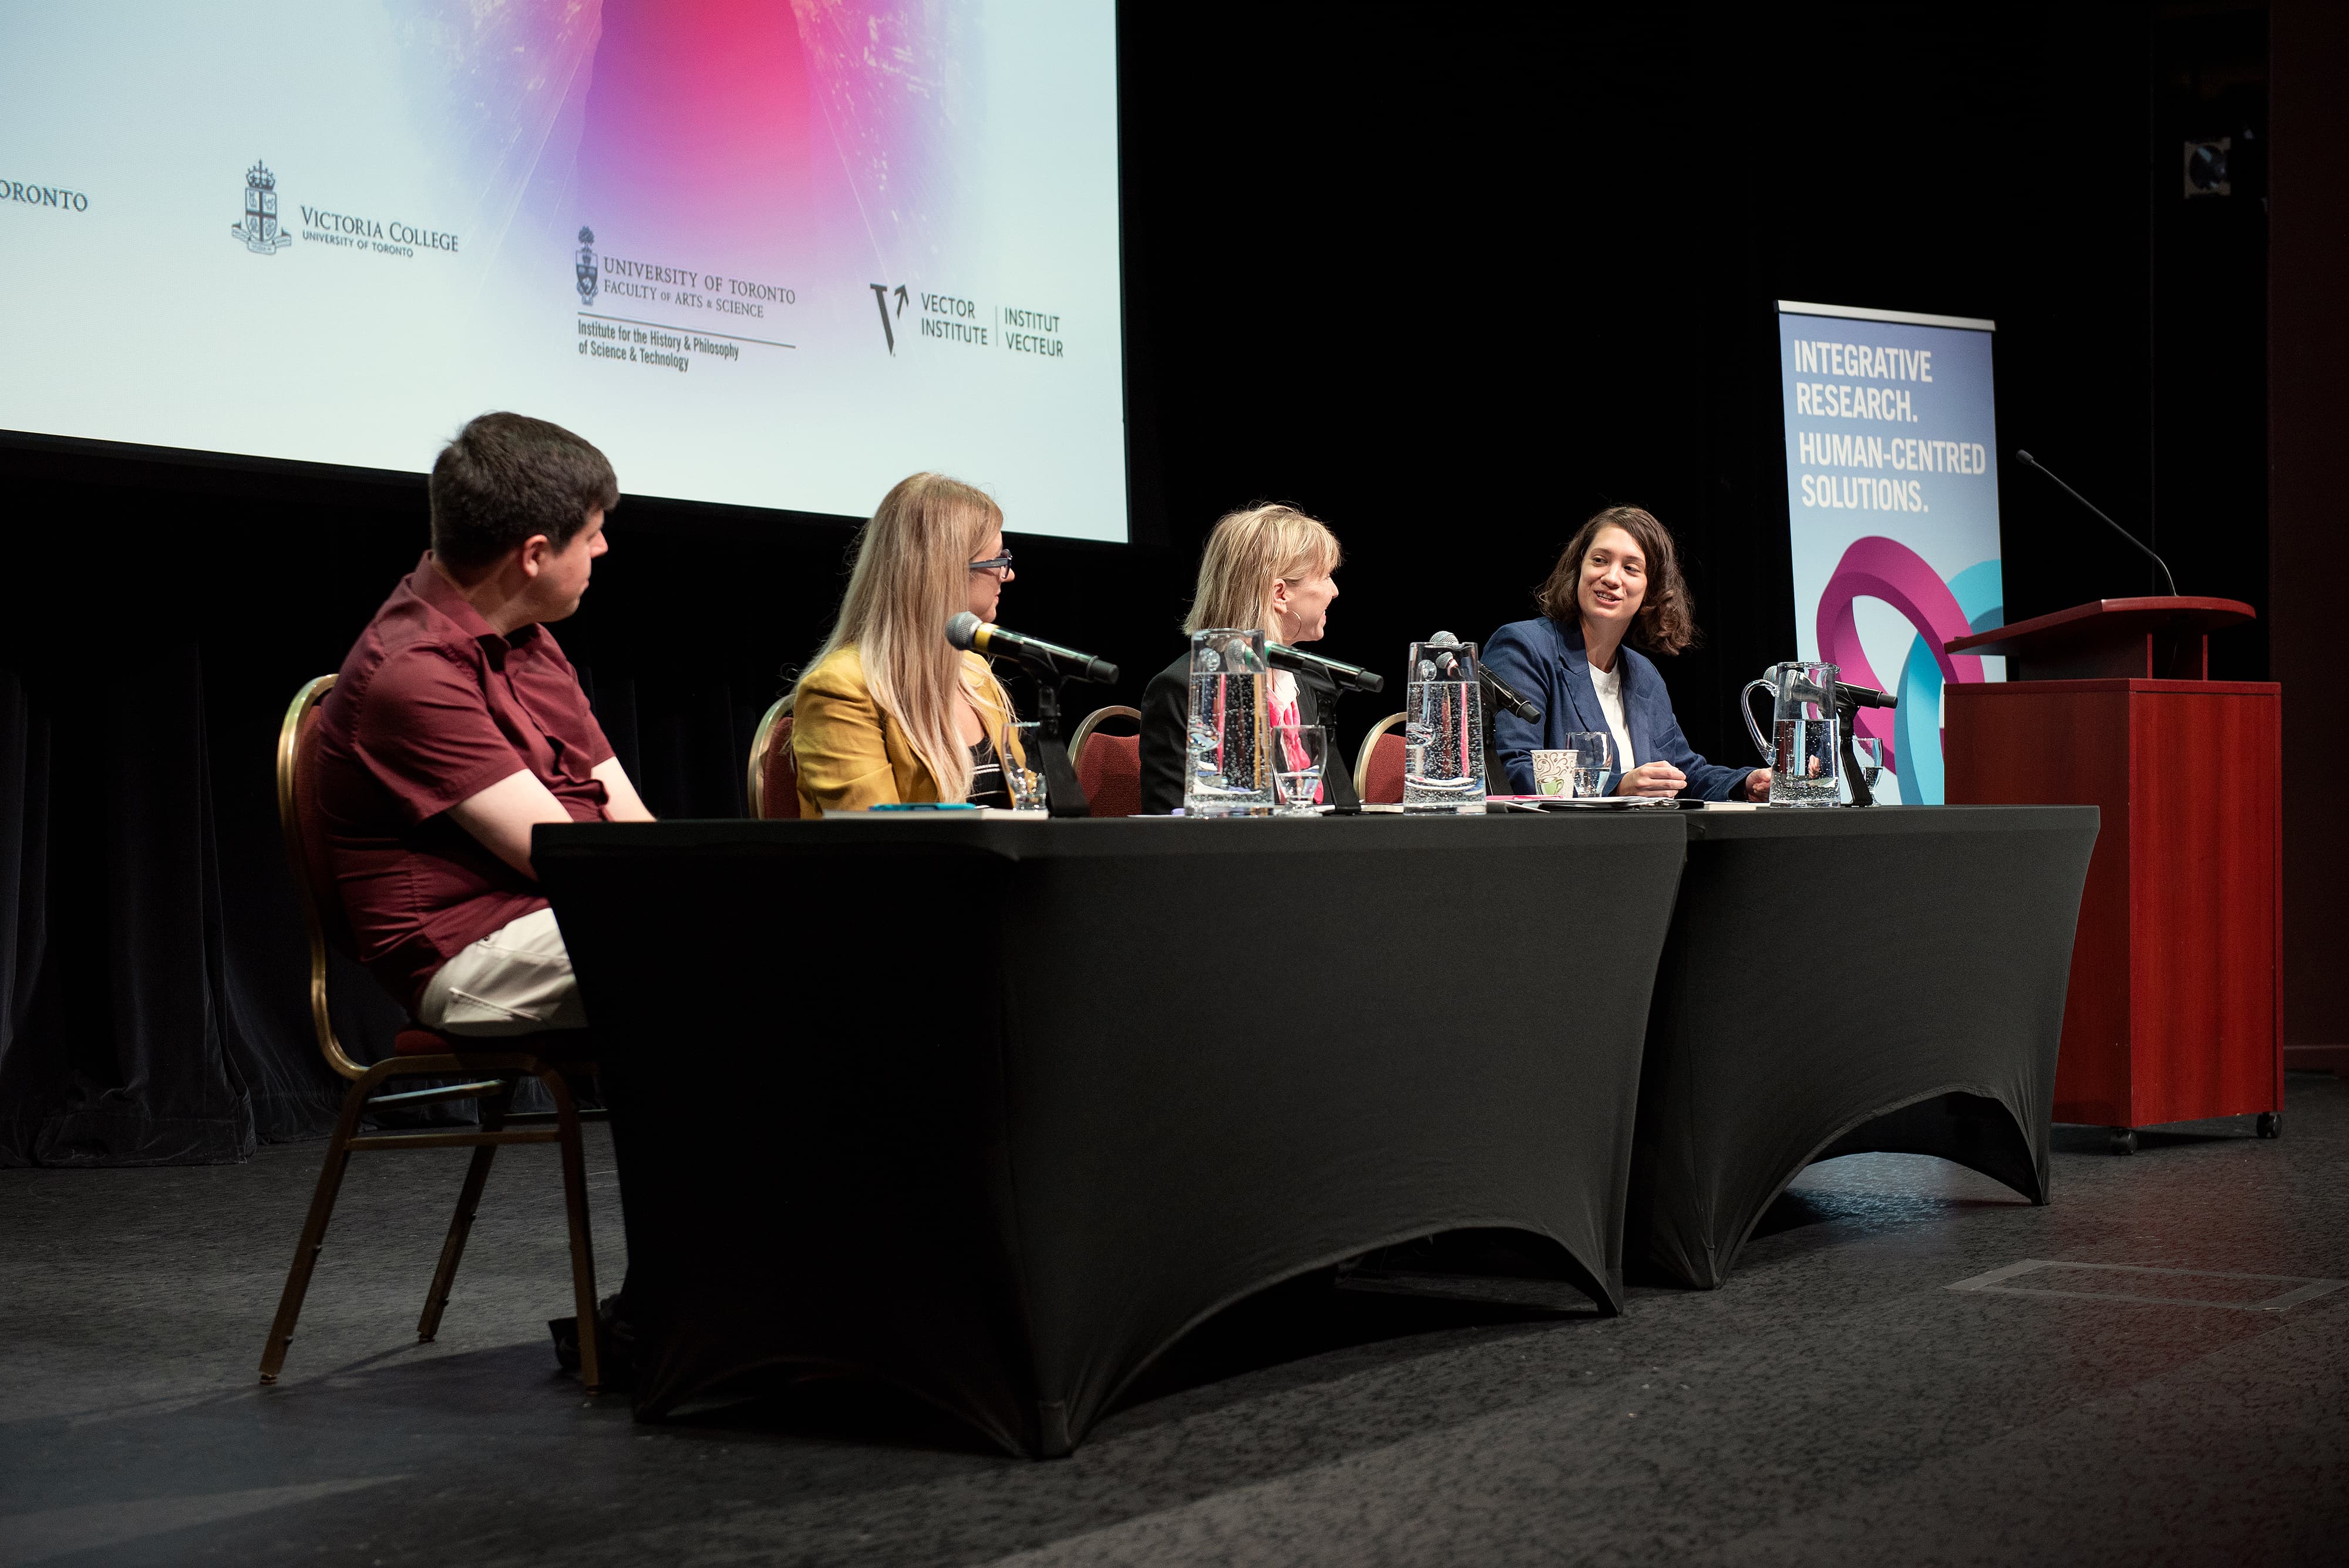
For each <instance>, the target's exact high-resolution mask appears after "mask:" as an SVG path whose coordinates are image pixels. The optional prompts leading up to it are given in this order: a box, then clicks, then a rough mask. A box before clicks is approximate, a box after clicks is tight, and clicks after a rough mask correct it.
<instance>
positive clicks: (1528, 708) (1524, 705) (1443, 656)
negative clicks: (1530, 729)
mask: <svg viewBox="0 0 2349 1568" xmlns="http://www.w3.org/2000/svg"><path fill="white" fill-rule="evenodd" d="M1422 646H1423V647H1425V648H1433V649H1446V648H1458V647H1459V646H1460V639H1458V638H1456V637H1454V636H1453V635H1452V634H1451V633H1450V632H1448V631H1439V632H1437V633H1436V634H1435V635H1434V636H1433V637H1431V638H1429V639H1427V641H1426V642H1425V643H1424V644H1423V645H1422ZM1459 666H1460V661H1459V660H1458V659H1454V658H1453V657H1452V655H1450V654H1448V653H1442V652H1439V653H1438V654H1437V655H1436V656H1435V671H1436V673H1437V674H1439V675H1444V676H1449V675H1450V674H1451V673H1452V672H1453V670H1456V669H1458V668H1459ZM1476 679H1477V680H1479V681H1481V682H1483V684H1484V687H1485V691H1490V692H1491V693H1492V694H1493V701H1495V702H1497V703H1499V704H1500V705H1501V706H1502V707H1504V708H1506V709H1507V710H1508V711H1510V712H1511V713H1514V714H1516V716H1517V717H1518V718H1520V719H1523V720H1524V721H1525V722H1526V723H1528V724H1538V723H1540V722H1541V717H1542V708H1541V704H1540V703H1538V702H1537V701H1534V700H1533V699H1532V698H1530V697H1524V696H1520V695H1519V694H1518V693H1517V691H1516V688H1515V687H1513V686H1511V685H1510V684H1509V683H1508V682H1507V681H1506V680H1502V679H1501V678H1500V677H1499V676H1497V675H1495V674H1494V673H1493V672H1492V671H1491V670H1487V669H1485V667H1484V666H1483V665H1482V664H1479V665H1477V666H1476Z"/></svg>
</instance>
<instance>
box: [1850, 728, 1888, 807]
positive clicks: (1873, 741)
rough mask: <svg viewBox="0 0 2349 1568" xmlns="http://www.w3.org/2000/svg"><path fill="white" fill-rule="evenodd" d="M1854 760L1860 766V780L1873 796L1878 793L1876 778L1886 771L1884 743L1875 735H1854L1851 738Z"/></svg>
mask: <svg viewBox="0 0 2349 1568" xmlns="http://www.w3.org/2000/svg"><path fill="white" fill-rule="evenodd" d="M1851 754H1852V760H1853V761H1855V762H1857V763H1858V764H1859V778H1860V782H1861V783H1862V784H1866V785H1867V786H1868V793H1870V794H1874V793H1875V791H1876V777H1877V775H1878V774H1881V773H1882V772H1883V771H1884V742H1882V741H1881V740H1879V739H1878V737H1876V736H1874V735H1854V736H1853V737H1852V738H1851Z"/></svg>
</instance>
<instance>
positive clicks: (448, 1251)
mask: <svg viewBox="0 0 2349 1568" xmlns="http://www.w3.org/2000/svg"><path fill="white" fill-rule="evenodd" d="M334 684H335V677H333V676H331V675H322V676H320V677H318V679H316V680H313V681H311V682H310V683H309V684H308V685H306V686H305V687H303V688H302V690H301V691H298V692H296V693H295V697H294V701H293V705H292V706H291V707H289V708H287V709H286V711H285V723H284V725H283V726H281V727H280V729H279V731H278V736H277V816H278V823H279V826H281V827H283V828H284V830H285V856H286V859H287V860H288V861H289V862H290V863H291V865H292V867H293V871H294V884H295V888H296V889H297V890H298V892H299V894H300V896H301V902H302V914H303V921H304V923H305V925H306V926H307V927H308V929H309V935H310V1022H311V1024H312V1026H313V1028H315V1029H316V1032H317V1036H318V1050H319V1053H320V1054H322V1055H324V1056H325V1057H326V1064H327V1065H328V1066H329V1067H332V1068H333V1069H334V1070H335V1071H336V1072H337V1073H339V1074H341V1075H343V1076H344V1077H346V1078H348V1079H350V1080H351V1087H350V1091H349V1093H348V1094H347V1095H345V1096H344V1097H343V1109H342V1115H341V1116H339V1117H337V1118H336V1123H335V1131H334V1136H333V1137H332V1138H331V1139H330V1140H329V1141H328V1142H327V1145H326V1166H325V1168H323V1169H322V1170H320V1171H319V1173H318V1186H317V1189H316V1193H315V1194H314V1195H313V1196H312V1198H311V1200H310V1212H309V1217H308V1218H307V1219H306V1220H304V1221H303V1224H302V1240H301V1241H300V1242H299V1243H298V1244H297V1245H296V1246H295V1251H294V1266H293V1267H292V1268H291V1269H289V1270H288V1271H287V1272H286V1275H285V1293H284V1294H283V1295H282V1296H281V1297H280V1298H279V1299H278V1303H277V1317H276V1320H275V1321H274V1322H273V1323H272V1324H270V1325H269V1344H268V1345H267V1347H266V1348H265V1349H264V1351H263V1352H262V1356H261V1380H262V1381H263V1382H264V1383H274V1382H276V1381H277V1375H278V1373H279V1372H281V1371H282V1370H284V1368H285V1349H286V1345H288V1344H289V1343H290V1342H291V1341H292V1339H293V1337H294V1325H295V1320H297V1319H298V1318H299V1317H300V1316H301V1314H302V1300H303V1297H304V1296H305V1295H306V1294H307V1293H308V1292H309V1288H310V1275H311V1272H312V1271H313V1270H314V1269H315V1268H316V1265H317V1262H318V1253H319V1251H320V1250H321V1249H322V1248H323V1247H324V1245H325V1243H326V1222H327V1221H328V1220H331V1219H332V1218H333V1217H334V1212H335V1199H336V1195H337V1194H338V1193H339V1192H340V1190H341V1189H342V1183H343V1173H344V1171H345V1170H346V1169H347V1168H348V1167H349V1165H350V1159H351V1156H353V1155H355V1154H367V1153H376V1152H395V1151H398V1150H402V1149H428V1148H470V1149H471V1150H472V1151H473V1158H472V1160H471V1163H470V1164H469V1165H468V1166H467V1167H466V1169H465V1181H464V1185H463V1186H462V1187H461V1188H460V1189H459V1191H458V1196H457V1211H456V1214H455V1215H454V1217H453V1218H451V1219H450V1222H449V1235H448V1239H447V1241H444V1242H442V1244H441V1248H440V1263H439V1265H438V1266H437V1267H436V1268H435V1269H434V1270H433V1272H432V1284H431V1288H430V1289H429V1291H428V1292H427V1293H426V1294H425V1299H424V1314H423V1316H422V1317H420V1318H419V1319H418V1320H417V1324H416V1337H417V1338H418V1340H419V1341H420V1342H426V1343H429V1341H430V1340H431V1339H432V1337H433V1335H434V1334H437V1333H439V1332H440V1314H441V1309H442V1308H444V1307H446V1306H447V1305H448V1304H449V1293H450V1288H451V1287H452V1286H453V1285H454V1284H455V1282H456V1279H457V1264H458V1262H459V1260H460V1259H461V1258H462V1257H463V1256H464V1251H465V1238H466V1236H467V1235H468V1234H469V1233H470V1232H471V1230H472V1225H473V1213H474V1210H476V1209H478V1208H479V1207H480V1205H481V1189H482V1188H483V1187H484V1186H485V1185H486V1184H487V1183H488V1181H489V1179H490V1161H491V1160H492V1158H494V1157H495V1156H496V1154H497V1151H498V1150H499V1149H500V1148H502V1147H505V1146H506V1145H509V1144H524V1143H552V1144H558V1145H560V1146H561V1147H562V1150H563V1201H564V1211H565V1213H566V1215H567V1216H568V1218H569V1220H570V1231H571V1290H572V1295H573V1298H574V1304H575V1307H576V1310H577V1314H578V1318H579V1322H580V1323H581V1324H583V1325H586V1324H594V1323H595V1248H594V1245H593V1242H592V1241H591V1240H590V1237H589V1234H588V1229H587V1166H586V1160H585V1157H584V1155H583V1152H582V1150H581V1147H580V1140H579V1124H580V1122H581V1121H582V1120H583V1119H586V1118H592V1117H595V1116H600V1115H602V1113H601V1112H599V1111H593V1110H587V1111H583V1110H581V1109H580V1108H579V1106H578V1104H577V1102H576V1101H575V1099H574V1097H573V1095H572V1090H571V1085H570V1082H569V1080H570V1079H571V1078H573V1077H576V1076H581V1075H592V1074H594V1072H595V1061H594V1059H593V1057H592V1056H591V1055H590V1054H588V1051H587V1049H586V1044H587V1035H586V1033H585V1031H584V1030H569V1031H562V1032H550V1033H543V1034H527V1035H516V1036H510V1037H507V1038H503V1039H500V1040H496V1041H493V1042H492V1041H481V1042H475V1041H471V1040H467V1039H462V1038H458V1037H455V1036H450V1035H446V1034H441V1033H436V1032H434V1031H432V1030H429V1029H426V1028H424V1027H422V1026H421V1025H419V1024H416V1023H409V1026H408V1027H406V1028H404V1029H402V1030H401V1031H400V1032H399V1033H398V1037H397V1038H396V1039H395V1040H394V1042H393V1045H392V1054H391V1055H389V1056H388V1057H386V1058H384V1060H382V1061H380V1062H378V1063H376V1064H374V1065H372V1066H366V1065H362V1064H359V1063H357V1062H356V1061H354V1060H352V1059H351V1056H350V1054H349V1053H347V1052H346V1051H345V1050H344V1049H343V1046H342V1042H341V1041H340V1040H338V1039H337V1038H336V1034H335V1025H334V1020H333V1018H332V1017H331V1016H330V1015H329V1013H328V1012H327V1007H326V953H327V949H328V946H329V944H331V945H332V946H333V947H334V948H335V949H336V950H338V951H341V952H343V953H345V954H346V955H355V950H356V944H355V943H354V941H353V940H352V938H351V932H350V928H349V926H348V924H347V922H346V920H345V919H344V915H343V907H342V899H341V897H340V894H339V893H338V891H337V890H336V886H335V882H334V878H333V877H331V876H329V875H328V874H327V871H326V857H324V856H323V855H322V854H320V853H319V852H318V850H319V846H320V839H321V837H322V836H323V829H322V826H321V824H320V821H319V815H318V807H317V798H316V781H315V779H314V778H313V777H312V774H311V770H310V768H309V765H308V764H309V762H310V753H311V751H312V749H313V746H314V744H315V742H314V732H315V729H316V722H317V715H318V704H319V703H320V702H321V701H323V700H324V699H325V697H326V692H327V691H328V690H329V689H331V688H332V687H333V685H334ZM395 1078H457V1079H460V1080H463V1081H461V1082H458V1083H453V1084H440V1085H430V1086H428V1087H425V1088H421V1089H410V1090H409V1091H407V1092H405V1093H401V1094H389V1095H383V1094H378V1093H377V1092H376V1091H377V1090H378V1089H379V1088H381V1087H382V1086H383V1085H385V1084H386V1083H388V1082H389V1081H391V1080H392V1079H395ZM524 1078H535V1079H537V1080H538V1081H539V1082H540V1083H541V1084H543V1085H545V1086H546V1092H547V1094H548V1096H550V1097H551V1098H552V1099H553V1100H554V1110H553V1111H552V1112H537V1113H532V1112H516V1111H512V1110H511V1109H510V1108H509V1107H510V1106H512V1102H513V1096H514V1091H515V1089H516V1088H517V1087H519V1086H520V1085H521V1083H522V1080H523V1079H524ZM452 1100H477V1101H479V1102H480V1103H481V1125H480V1127H478V1128H467V1127H449V1128H446V1129H440V1128H435V1129H432V1130H429V1131H423V1132H398V1133H386V1132H362V1131H360V1127H359V1123H360V1119H361V1118H362V1117H363V1116H365V1115H366V1114H367V1112H369V1111H375V1110H409V1109H413V1108H415V1107H418V1106H429V1105H436V1104H441V1103H444V1102H448V1101H452ZM550 1122H551V1123H552V1124H553V1125H552V1126H548V1125H544V1124H547V1123H550ZM595 1338H596V1336H595V1334H592V1333H585V1332H583V1333H582V1334H580V1336H579V1375H580V1381H581V1382H582V1383H584V1384H585V1385H586V1387H587V1391H588V1392H589V1393H591V1394H592V1393H595V1392H598V1391H599V1390H600V1388H601V1386H602V1382H603V1377H602V1366H601V1364H600V1359H599V1357H598V1355H597V1345H596V1344H595Z"/></svg>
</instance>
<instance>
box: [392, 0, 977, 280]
mask: <svg viewBox="0 0 2349 1568" xmlns="http://www.w3.org/2000/svg"><path fill="white" fill-rule="evenodd" d="M395 11H396V13H398V14H400V16H401V18H402V19H401V21H400V24H399V25H400V26H401V28H402V30H403V33H404V35H405V42H406V44H407V46H408V47H407V49H406V51H405V53H406V55H407V57H408V61H409V70H410V71H411V73H420V74H422V75H424V76H426V77H428V78H435V79H433V80H432V84H431V85H432V87H433V88H434V89H435V90H434V91H433V92H432V93H431V94H430V96H431V97H432V98H433V99H438V100H439V101H438V107H437V109H436V110H435V112H437V113H439V114H440V115H441V116H442V117H443V124H444V125H445V126H446V127H447V130H448V133H449V134H451V135H453V136H454V138H455V139H456V140H458V141H459V142H460V144H461V145H460V148H459V149H457V150H456V151H458V152H459V154H460V156H461V158H462V159H463V161H464V162H465V163H466V165H467V166H468V167H471V168H473V169H476V170H481V171H486V172H485V179H484V184H485V186H487V187H489V189H487V190H485V192H484V195H485V198H486V199H487V200H488V202H490V203H492V204H495V205H503V206H505V207H506V208H507V209H508V211H510V212H511V211H513V210H515V209H521V210H524V211H527V212H529V213H532V214H533V216H535V217H536V218H537V219H538V220H539V222H540V223H543V224H544V225H545V226H546V227H548V228H550V229H554V230H558V231H567V230H568V229H569V228H570V227H572V226H574V225H576V224H578V223H582V222H585V223H592V224H593V225H594V226H595V231H596V233H597V234H598V235H599V236H601V244H602V247H603V248H604V249H605V250H606V251H617V252H622V253H625V254H627V255H630V256H637V257H643V258H644V259H646V260H647V262H650V263H654V264H656V265H658V264H666V263H674V264H675V265H679V266H685V265H691V266H695V267H702V268H709V269H727V270H733V271H737V272H740V273H741V274H743V275H748V276H754V277H773V278H777V279H778V280H782V279H789V280H790V281H792V282H793V283H794V284H800V285H804V284H807V283H811V282H814V281H816V280H817V279H816V277H815V276H813V275H812V274H821V275H827V276H829V275H839V276H842V277H845V276H848V275H857V276H863V275H866V274H871V275H875V276H895V275H900V274H902V273H904V272H905V271H907V270H908V269H909V268H916V267H918V266H919V265H921V264H923V263H925V262H927V261H930V260H932V259H933V258H934V256H935V255H936V253H937V252H938V250H939V249H940V248H941V247H942V246H945V245H947V244H950V243H951V240H952V234H951V233H950V231H951V228H952V226H953V223H954V221H955V216H956V213H955V211H954V209H955V204H956V202H955V198H956V192H957V188H958V182H957V178H956V175H957V170H956V168H955V161H956V157H957V138H956V137H955V136H954V134H953V130H954V126H955V121H956V119H957V115H967V114H971V113H975V112H977V111H978V109H980V108H981V107H982V106H980V105H978V104H977V103H976V102H975V101H974V99H973V97H972V95H973V93H974V92H975V90H976V89H975V88H973V87H972V86H971V83H972V82H973V80H974V79H975V77H976V66H977V57H976V52H977V50H978V47H979V36H978V28H977V26H975V25H968V24H967V22H966V20H965V19H964V18H963V17H962V16H961V15H960V12H959V10H958V8H957V7H952V6H937V5H925V4H922V3H921V0H584V3H582V0H521V3H518V4H513V5H502V6H495V7H470V6H468V7H459V6H453V5H449V4H448V3H447V0H396V4H395ZM411 79H413V76H412V77H411Z"/></svg>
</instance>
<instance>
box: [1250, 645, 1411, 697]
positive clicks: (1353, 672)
mask: <svg viewBox="0 0 2349 1568" xmlns="http://www.w3.org/2000/svg"><path fill="white" fill-rule="evenodd" d="M1264 656H1265V658H1266V659H1268V660H1269V661H1270V662H1272V663H1273V664H1275V665H1277V666H1278V667H1279V668H1280V669H1283V670H1297V671H1299V673H1302V674H1307V675H1326V676H1328V677H1329V678H1330V680H1334V681H1336V682H1337V683H1338V687H1339V690H1340V691H1346V690H1349V689H1350V690H1352V691H1385V690H1386V689H1387V678H1386V677H1385V676H1383V675H1381V674H1380V673H1378V672H1377V671H1376V670H1365V669H1363V668H1362V667H1361V665H1359V664H1349V663H1347V662H1346V661H1345V660H1344V659H1330V658H1328V657H1326V656H1324V655H1322V654H1319V653H1308V652H1306V651H1305V650H1304V649H1301V648H1291V647H1289V646H1288V644H1287V643H1285V642H1268V643H1266V644H1265V645H1264Z"/></svg>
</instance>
